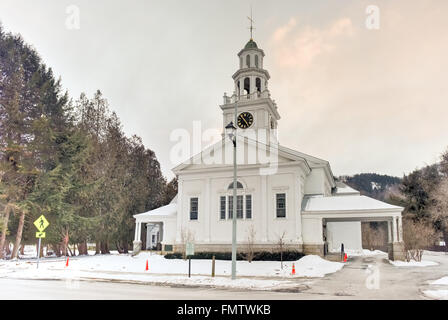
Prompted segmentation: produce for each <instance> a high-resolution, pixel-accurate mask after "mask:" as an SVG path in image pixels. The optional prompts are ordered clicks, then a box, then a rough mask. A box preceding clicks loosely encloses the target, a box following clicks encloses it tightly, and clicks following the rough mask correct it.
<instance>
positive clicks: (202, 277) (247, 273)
mask: <svg viewBox="0 0 448 320" xmlns="http://www.w3.org/2000/svg"><path fill="white" fill-rule="evenodd" d="M146 261H148V267H149V268H148V269H149V270H148V271H145V268H146ZM65 263H66V261H65V259H60V258H59V259H55V258H48V259H42V260H41V262H40V264H39V269H36V261H35V260H29V259H27V260H15V261H0V277H11V278H23V279H72V278H75V279H76V278H81V279H93V278H94V279H108V280H123V281H139V282H147V283H163V284H183V285H205V286H217V287H234V288H235V287H236V288H254V289H255V288H257V289H266V290H268V289H272V288H274V287H275V288H278V287H279V286H284V285H286V286H288V285H289V286H295V285H297V282H294V281H290V280H292V279H293V278H298V277H324V276H325V275H326V274H329V273H333V272H336V271H338V270H340V269H341V268H342V267H343V266H344V264H343V263H339V262H331V261H327V260H324V259H322V258H320V257H318V256H314V255H309V256H305V257H303V258H301V259H300V260H297V261H294V262H284V263H283V269H281V267H280V266H281V265H280V262H279V261H253V262H251V263H249V262H247V261H237V275H238V276H244V277H250V278H245V279H241V278H240V279H238V280H236V281H229V276H230V273H231V261H224V260H216V265H215V274H216V277H215V278H212V277H211V276H210V275H211V270H212V261H211V260H202V259H201V260H199V259H192V260H191V274H192V277H191V278H188V261H185V260H182V259H165V258H164V257H163V256H161V255H157V254H150V253H148V252H142V253H140V254H139V255H137V256H135V257H132V256H130V255H125V254H116V253H115V254H109V255H96V256H93V255H90V256H83V257H73V258H70V259H69V266H68V267H66V266H65ZM293 263H294V266H295V272H296V274H295V275H294V276H293V275H291V271H292V265H293ZM252 277H257V279H255V278H252ZM260 278H261V279H260ZM267 278H269V279H267Z"/></svg>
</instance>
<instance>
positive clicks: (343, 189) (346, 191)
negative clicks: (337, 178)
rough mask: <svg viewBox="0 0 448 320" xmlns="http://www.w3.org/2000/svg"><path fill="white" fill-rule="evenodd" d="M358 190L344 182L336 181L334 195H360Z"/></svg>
mask: <svg viewBox="0 0 448 320" xmlns="http://www.w3.org/2000/svg"><path fill="white" fill-rule="evenodd" d="M360 194H361V193H360V192H359V191H358V190H355V189H353V188H351V187H349V186H348V185H346V184H345V183H343V182H336V190H335V191H334V193H333V195H334V196H347V195H358V196H359V195H360Z"/></svg>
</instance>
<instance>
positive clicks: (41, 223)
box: [34, 215, 50, 269]
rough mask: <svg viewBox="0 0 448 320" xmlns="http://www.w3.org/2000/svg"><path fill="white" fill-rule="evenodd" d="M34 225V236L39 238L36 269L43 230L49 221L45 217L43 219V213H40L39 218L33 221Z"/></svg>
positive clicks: (43, 235)
mask: <svg viewBox="0 0 448 320" xmlns="http://www.w3.org/2000/svg"><path fill="white" fill-rule="evenodd" d="M34 225H35V226H36V228H37V230H39V231H38V232H36V238H38V239H39V242H38V244H37V269H39V258H40V246H41V242H42V238H45V232H43V231H44V230H45V229H46V228H47V227H48V226H49V225H50V223H49V222H48V220H47V219H45V216H44V215H41V216H40V217H39V218H37V220H36V221H34Z"/></svg>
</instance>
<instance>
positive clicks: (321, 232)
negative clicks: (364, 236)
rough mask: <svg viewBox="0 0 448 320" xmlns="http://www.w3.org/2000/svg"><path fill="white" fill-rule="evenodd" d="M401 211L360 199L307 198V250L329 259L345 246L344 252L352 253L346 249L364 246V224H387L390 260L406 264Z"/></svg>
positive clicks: (348, 197)
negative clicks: (335, 249) (327, 256)
mask: <svg viewBox="0 0 448 320" xmlns="http://www.w3.org/2000/svg"><path fill="white" fill-rule="evenodd" d="M402 211H403V208H402V207H398V206H393V205H390V204H387V203H385V202H381V201H378V200H375V199H372V198H369V197H365V196H360V195H349V196H332V197H322V196H308V197H305V198H304V200H303V204H302V220H303V224H304V235H303V238H304V250H305V251H311V252H312V253H318V254H321V255H326V254H329V253H331V251H332V249H333V251H334V248H340V247H341V243H344V242H345V243H344V246H345V249H350V247H347V245H349V246H350V245H351V246H354V247H356V248H354V249H359V246H356V245H354V244H359V245H360V246H362V242H361V243H360V242H359V241H360V239H359V238H360V236H361V223H362V222H387V229H388V242H389V243H388V252H389V259H391V260H403V259H404V245H403V232H402V218H401V213H402ZM306 226H307V227H306ZM329 249H330V250H329ZM361 249H362V247H361ZM305 253H306V252H305Z"/></svg>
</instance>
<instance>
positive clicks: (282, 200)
mask: <svg viewBox="0 0 448 320" xmlns="http://www.w3.org/2000/svg"><path fill="white" fill-rule="evenodd" d="M276 197H277V201H276V202H277V218H284V217H286V194H285V193H277V195H276Z"/></svg>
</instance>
